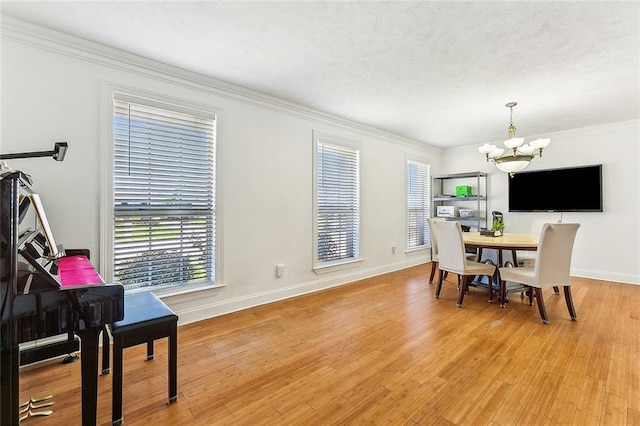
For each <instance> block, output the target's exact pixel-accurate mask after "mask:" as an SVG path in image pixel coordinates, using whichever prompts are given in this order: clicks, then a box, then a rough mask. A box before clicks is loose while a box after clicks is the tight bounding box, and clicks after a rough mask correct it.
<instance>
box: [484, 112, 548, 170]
mask: <svg viewBox="0 0 640 426" xmlns="http://www.w3.org/2000/svg"><path fill="white" fill-rule="evenodd" d="M516 105H518V103H517V102H509V103H508V104H506V105H505V106H506V107H507V108H509V109H510V114H509V127H508V128H507V131H508V132H509V139H507V140H506V141H504V146H505V147H506V149H504V148H498V147H496V146H495V145H493V144H488V143H485V144H484V145H481V146H480V147H478V151H480V153H481V154H484V155H485V157H486V158H487V161H489V160H491V161H492V162H493V163H494V164H495V165H496V167H497V168H498V169H499V170H501V171H503V172H505V173H509V175H511V176H513V174H514V173H516V172H519V171H521V170H524V169H525V168H526V167H527V166H528V165H529V162H530V161H531V160H533V157H535V156H536V155H538V156H540V157H542V150H543V149H545V148H546V147H548V146H549V144H550V143H551V139H536V140H534V141H531V142H529V144H525V143H524V138H517V137H516V127H515V126H514V125H513V107H514V106H516Z"/></svg>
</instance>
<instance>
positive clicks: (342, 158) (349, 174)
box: [316, 141, 360, 262]
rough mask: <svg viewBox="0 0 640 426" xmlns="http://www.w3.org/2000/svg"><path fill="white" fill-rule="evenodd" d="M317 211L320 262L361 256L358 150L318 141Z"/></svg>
mask: <svg viewBox="0 0 640 426" xmlns="http://www.w3.org/2000/svg"><path fill="white" fill-rule="evenodd" d="M316 161H317V163H316V173H317V180H316V197H317V199H316V209H317V249H318V259H317V260H318V262H330V261H336V260H341V259H348V258H356V257H357V256H358V251H359V247H358V239H359V226H360V212H359V209H360V207H359V205H360V200H359V192H360V191H359V153H358V150H355V149H351V148H346V147H342V146H336V145H331V144H327V143H323V142H320V141H318V143H317V160H316Z"/></svg>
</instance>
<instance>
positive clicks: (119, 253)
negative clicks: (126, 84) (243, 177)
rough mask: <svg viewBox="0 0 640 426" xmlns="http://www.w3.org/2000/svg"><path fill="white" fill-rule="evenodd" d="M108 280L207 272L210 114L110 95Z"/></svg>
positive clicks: (140, 281)
mask: <svg viewBox="0 0 640 426" xmlns="http://www.w3.org/2000/svg"><path fill="white" fill-rule="evenodd" d="M113 134H114V181H113V190H114V191H113V192H114V223H113V231H114V233H113V238H114V240H113V246H114V253H113V257H114V260H113V261H114V265H113V270H114V279H115V280H116V281H118V282H120V283H122V284H124V285H125V286H127V287H128V288H132V287H143V286H168V285H175V284H182V283H192V282H199V281H208V282H213V280H214V277H215V271H214V265H215V250H214V249H215V220H216V216H215V196H214V195H215V119H214V117H199V116H196V115H193V114H186V113H184V112H176V111H170V110H166V109H162V108H156V107H154V106H148V105H144V104H141V103H133V102H129V101H125V100H120V99H117V98H116V99H115V100H114V118H113Z"/></svg>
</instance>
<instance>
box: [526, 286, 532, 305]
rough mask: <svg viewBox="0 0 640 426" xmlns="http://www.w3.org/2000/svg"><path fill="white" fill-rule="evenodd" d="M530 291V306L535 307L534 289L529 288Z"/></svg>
mask: <svg viewBox="0 0 640 426" xmlns="http://www.w3.org/2000/svg"><path fill="white" fill-rule="evenodd" d="M527 288H528V289H529V306H533V287H527Z"/></svg>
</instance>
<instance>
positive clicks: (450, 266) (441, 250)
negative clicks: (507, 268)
mask: <svg viewBox="0 0 640 426" xmlns="http://www.w3.org/2000/svg"><path fill="white" fill-rule="evenodd" d="M434 225H435V226H434V228H435V229H436V230H437V231H436V238H437V240H438V266H439V268H440V272H439V274H438V285H437V287H436V299H438V298H440V290H441V289H442V279H443V275H444V273H445V272H450V273H452V274H457V275H458V300H457V302H456V306H457V307H459V308H460V307H462V300H463V299H464V294H465V291H466V290H467V287H468V285H469V281H470V278H472V277H474V276H476V275H485V276H487V277H488V278H489V286H488V288H489V302H491V303H493V278H494V276H495V273H496V267H495V266H493V265H492V264H487V263H479V262H476V261H473V260H469V259H468V258H467V253H466V252H465V248H464V241H463V239H462V227H461V226H460V224H459V223H458V222H447V221H444V222H435V223H434Z"/></svg>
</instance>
